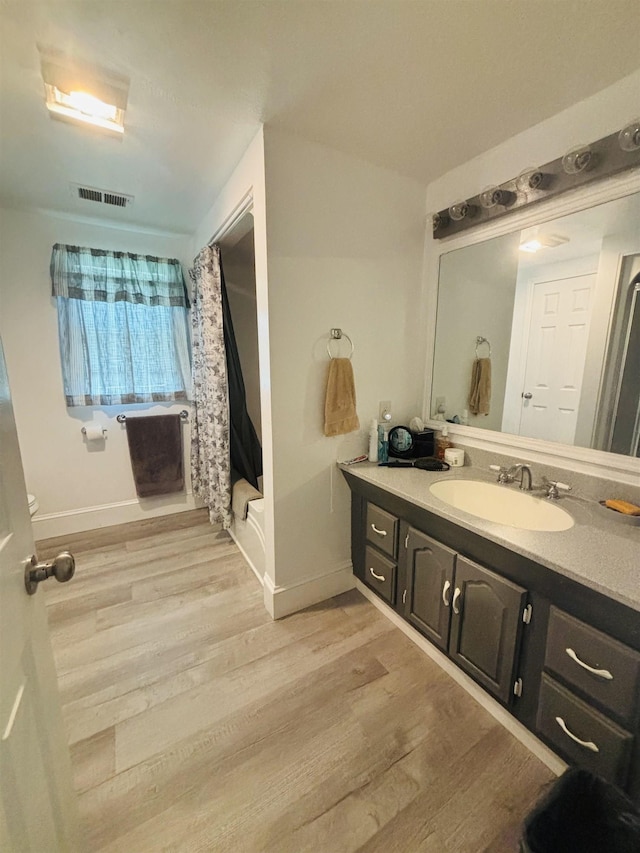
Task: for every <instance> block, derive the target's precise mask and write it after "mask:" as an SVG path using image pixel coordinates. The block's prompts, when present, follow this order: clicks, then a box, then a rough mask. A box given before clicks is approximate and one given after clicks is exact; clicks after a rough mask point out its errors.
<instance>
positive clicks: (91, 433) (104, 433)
mask: <svg viewBox="0 0 640 853" xmlns="http://www.w3.org/2000/svg"><path fill="white" fill-rule="evenodd" d="M97 430H98V431H99V432H101V433H102V438H106V437H107V428H106V427H101V426H98V427H97ZM80 432H81V433H82V434H83V435H85V436H86V437H87V441H91V440H93V441H95V440H96V439H99V438H100V436H99V435H97V434H96V427H95V425H94V424H90V425H89V432H87V426H83V427H82V429H81V430H80Z"/></svg>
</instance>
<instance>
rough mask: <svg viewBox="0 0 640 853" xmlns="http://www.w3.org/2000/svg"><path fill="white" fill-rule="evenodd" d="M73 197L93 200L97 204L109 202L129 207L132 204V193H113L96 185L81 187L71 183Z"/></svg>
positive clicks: (113, 204)
mask: <svg viewBox="0 0 640 853" xmlns="http://www.w3.org/2000/svg"><path fill="white" fill-rule="evenodd" d="M71 193H72V195H73V196H74V198H79V199H82V200H83V201H94V202H97V203H98V204H109V205H111V206H112V207H129V206H130V205H131V204H133V196H132V195H124V194H123V193H114V192H112V191H111V190H100V189H98V188H97V187H83V186H82V185H81V184H71Z"/></svg>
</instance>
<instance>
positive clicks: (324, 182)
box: [265, 127, 425, 615]
mask: <svg viewBox="0 0 640 853" xmlns="http://www.w3.org/2000/svg"><path fill="white" fill-rule="evenodd" d="M265 164H266V200H267V235H268V254H269V324H270V351H271V380H272V389H271V393H272V399H271V406H272V432H273V490H274V505H275V575H274V577H273V582H274V584H275V586H274V597H275V599H276V605H275V612H276V613H277V615H280V614H281V613H283V612H287V611H288V610H292V609H296V607H299V606H304V605H305V604H310V603H311V602H312V600H321V599H322V598H326V597H328V596H329V595H332V594H335V593H336V592H338V591H340V589H344V588H346V587H347V586H349V585H352V583H353V580H352V575H351V570H350V562H349V556H350V514H349V506H350V497H349V491H348V489H347V487H346V484H345V482H344V480H343V477H342V475H341V474H340V472H339V471H338V470H337V468H336V465H335V463H336V460H341V459H346V458H349V457H352V456H355V455H356V454H358V453H361V452H363V451H364V450H365V449H366V446H367V430H368V426H369V423H370V420H371V419H372V418H374V417H377V415H378V403H379V401H381V400H391V401H392V403H393V413H394V420H395V421H396V422H403V421H404V422H406V421H407V419H408V418H410V417H411V416H412V415H414V414H416V413H417V411H418V404H419V397H420V388H421V368H420V365H421V364H422V353H423V348H422V340H423V333H422V329H421V327H420V318H419V315H420V305H419V299H420V279H421V269H422V254H423V244H424V222H425V217H424V187H423V186H421V185H420V184H417V183H415V182H413V181H410V180H407V179H405V178H402V177H400V176H398V175H396V174H394V173H391V172H388V171H385V170H383V169H380V168H377V167H375V166H372V165H369V164H367V163H364V162H362V161H360V160H357V159H356V158H354V157H351V156H348V155H345V154H342V153H339V152H337V151H334V150H332V149H329V148H326V147H324V146H321V145H316V144H313V143H310V142H306V141H304V140H302V139H300V138H296V137H292V136H289V135H286V134H283V133H281V132H278V131H275V130H273V129H270V128H268V127H267V128H265ZM332 327H340V328H342V329H343V331H344V332H345V333H346V334H348V335H349V336H350V337H351V339H352V340H353V343H354V346H355V352H354V355H353V368H354V373H355V383H356V394H357V404H358V405H357V409H358V415H359V418H360V424H361V429H360V431H359V432H355V433H352V434H350V435H347V436H339V437H335V438H326V437H325V436H324V435H323V430H322V428H323V404H324V390H325V381H326V374H327V368H328V356H327V350H326V346H327V341H328V339H329V330H330V328H332ZM344 343H345V345H346V342H344Z"/></svg>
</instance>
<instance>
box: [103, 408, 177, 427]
mask: <svg viewBox="0 0 640 853" xmlns="http://www.w3.org/2000/svg"><path fill="white" fill-rule="evenodd" d="M116 420H117V421H118V423H119V424H124V423H126V422H127V416H126V415H125V414H123V413H120V414H119V415H116ZM180 420H182V421H188V420H189V412H188V411H187V410H186V409H183V410H182V411H181V412H180Z"/></svg>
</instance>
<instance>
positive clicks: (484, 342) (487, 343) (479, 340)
mask: <svg viewBox="0 0 640 853" xmlns="http://www.w3.org/2000/svg"><path fill="white" fill-rule="evenodd" d="M480 344H486V345H487V346H488V347H489V358H491V344H490V343H489V341H488V340H487V339H486V338H483V337H482V335H478V337H477V338H476V358H480V356H479V355H478V347H479V346H480Z"/></svg>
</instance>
